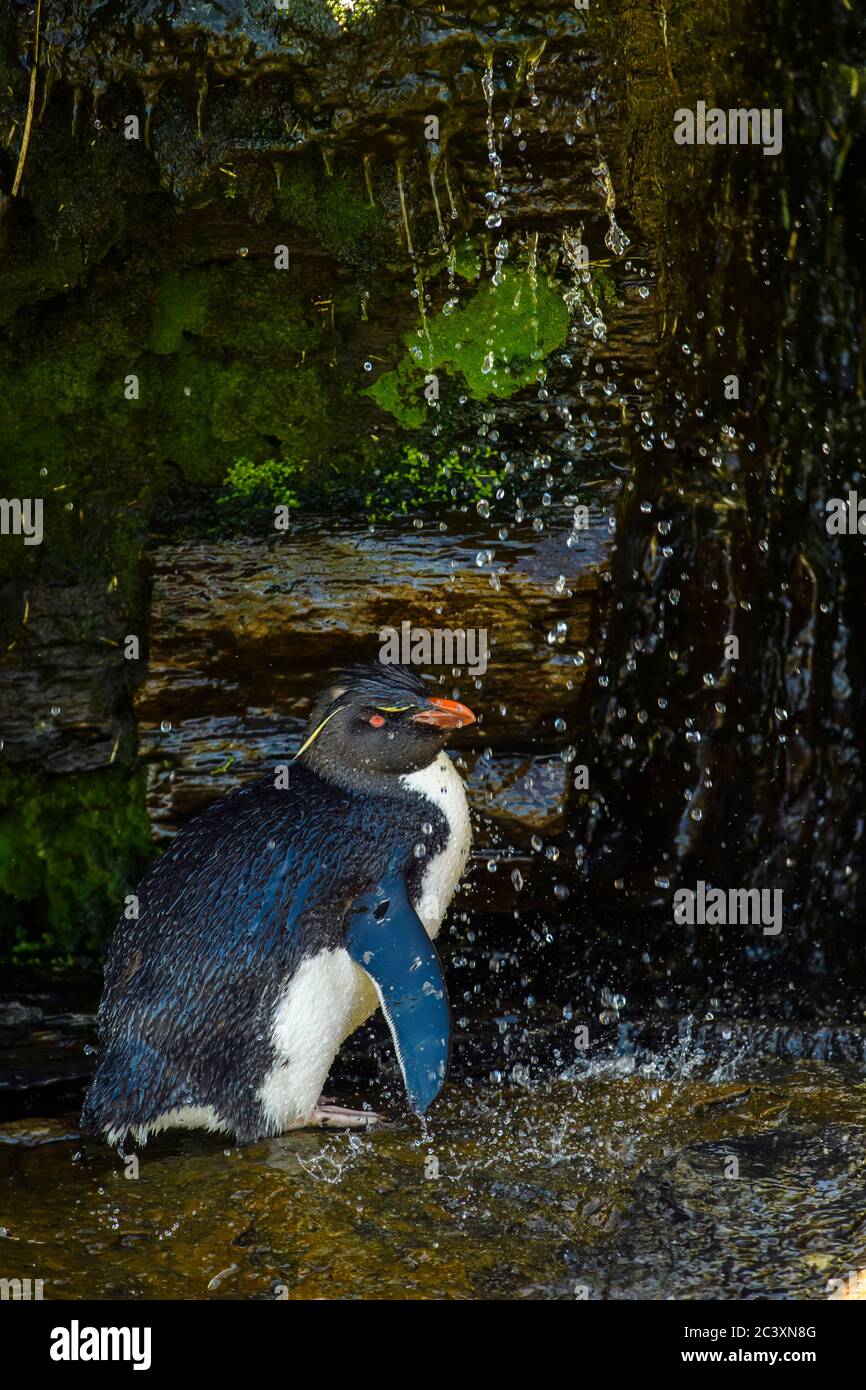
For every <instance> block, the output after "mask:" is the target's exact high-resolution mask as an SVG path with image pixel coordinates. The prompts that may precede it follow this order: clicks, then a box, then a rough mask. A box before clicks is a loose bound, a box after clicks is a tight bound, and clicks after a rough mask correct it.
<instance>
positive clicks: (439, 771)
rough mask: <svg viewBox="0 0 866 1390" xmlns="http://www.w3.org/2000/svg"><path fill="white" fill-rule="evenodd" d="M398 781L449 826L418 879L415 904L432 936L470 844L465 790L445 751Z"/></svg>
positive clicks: (450, 895) (456, 881) (440, 920)
mask: <svg viewBox="0 0 866 1390" xmlns="http://www.w3.org/2000/svg"><path fill="white" fill-rule="evenodd" d="M400 781H401V782H402V783H403V785H404V786H405V787H408V788H409V789H410V790H412V791H414V792H420V794H421V795H422V796H424V797H426V798H427V799H428V800H429V801H431V802H432V803H433V804H434V805H435V806H436V807H438V809H439V810H440V811H441V812H442V814H443V815H444V817H445V820H446V823H447V826H448V833H447V839H446V841H445V844H444V845H443V847H442V849H441V850H440V851H439V853H438V854H435V855H433V856H432V857H431V858H430V859H429V860H428V861H427V866H426V868H425V870H424V874H423V878H422V880H421V901H420V902H419V903H418V905H417V907H418V916H419V917H420V918H421V921H422V922H423V923H424V926H425V927H426V929H427V931H428V933H429V935H430V936H431V937H434V936H435V935H436V933H437V932H438V930H439V928H440V926H441V925H442V918H443V917H444V916H445V912H446V909H447V907H448V904H449V902H450V901H451V899H452V897H453V895H454V889H455V888H456V887H457V884H458V882H459V880H460V875H461V874H462V873H463V870H464V869H465V867H466V860H467V859H468V857H469V849H470V846H471V844H472V827H471V825H470V822H469V806H468V804H467V801H466V791H465V788H464V786H463V782H462V780H461V778H460V775H459V773H458V772H457V770H456V768H455V767H454V764H453V763H452V762H451V759H450V758H449V757H447V756H446V754H445V753H440V754H439V756H438V758H437V759H436V761H435V762H433V763H431V764H430V766H429V767H425V768H424V769H423V770H422V771H421V772H411V773H408V774H407V775H406V776H405V777H401V778H400ZM422 843H423V841H422Z"/></svg>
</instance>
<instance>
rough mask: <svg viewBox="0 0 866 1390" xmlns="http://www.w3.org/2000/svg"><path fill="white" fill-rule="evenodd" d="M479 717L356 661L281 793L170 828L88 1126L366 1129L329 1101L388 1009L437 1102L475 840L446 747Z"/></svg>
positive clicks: (123, 938)
mask: <svg viewBox="0 0 866 1390" xmlns="http://www.w3.org/2000/svg"><path fill="white" fill-rule="evenodd" d="M474 719H475V716H474V715H473V713H472V711H471V710H469V709H467V707H466V706H465V705H463V704H460V703H459V702H457V701H454V700H446V699H441V698H439V697H436V696H432V695H429V694H428V691H427V686H426V685H425V683H424V681H422V680H421V678H420V677H419V676H418V675H416V674H415V673H414V672H413V671H411V670H410V669H409V668H407V667H403V666H384V665H380V664H379V663H373V664H372V665H370V666H364V667H354V668H352V669H351V670H350V671H347V672H346V673H345V674H344V675H343V676H341V677H339V678H338V679H337V681H336V682H335V683H334V684H333V685H332V686H330V687H329V688H328V689H327V690H325V691H324V692H323V693H322V694H321V695H320V696H319V698H318V700H317V701H316V703H315V705H314V707H313V710H312V713H311V716H310V722H309V725H308V728H307V730H306V734H305V737H304V740H303V743H302V746H301V749H300V751H299V753H298V754H297V755H296V758H295V760H294V762H293V763H292V764H291V766H290V772H289V777H288V787H287V788H285V789H280V788H279V787H277V786H275V785H274V781H273V780H272V779H270V778H269V779H267V780H262V781H257V782H255V783H252V784H250V785H249V786H245V787H242V788H241V789H240V790H239V791H235V792H233V793H232V794H231V795H230V796H227V797H225V798H224V799H223V800H221V801H218V802H216V803H215V804H214V805H213V806H211V807H209V809H208V810H207V811H205V812H204V814H203V815H201V816H198V817H197V818H196V819H195V820H193V821H192V822H190V824H189V825H188V826H186V827H185V828H184V829H183V830H181V831H180V832H179V834H178V835H177V836H176V837H175V839H174V840H173V841H172V844H171V846H170V848H169V849H168V850H167V851H166V853H165V854H164V855H163V857H162V858H161V859H160V860H159V861H158V862H157V863H156V864H155V865H154V867H153V868H152V869H151V871H150V872H149V874H148V875H147V876H146V878H145V879H144V880H143V882H142V883H141V885H140V887H139V889H138V892H137V895H136V896H137V898H138V916H137V919H134V920H127V918H126V917H125V916H124V917H122V918H121V920H120V922H119V924H118V926H117V928H116V929H115V933H114V937H113V939H112V942H111V947H110V950H109V954H108V960H107V963H106V968H105V988H104V992H103V997H102V1002H101V1004H100V1008H99V1054H100V1055H99V1063H98V1067H97V1070H96V1075H95V1077H94V1079H93V1082H92V1084H91V1086H90V1089H89V1091H88V1093H87V1097H86V1099H85V1102H84V1111H83V1114H82V1124H83V1125H84V1127H85V1129H86V1130H88V1131H90V1132H93V1133H99V1134H102V1135H104V1136H105V1138H107V1140H108V1141H109V1142H110V1143H120V1142H121V1141H122V1140H123V1139H124V1138H125V1137H126V1136H127V1135H129V1134H131V1135H132V1137H133V1139H134V1140H135V1141H137V1142H143V1141H144V1140H145V1139H146V1138H147V1136H148V1134H151V1133H156V1132H157V1131H159V1130H163V1129H167V1128H171V1127H174V1126H181V1127H204V1128H207V1129H211V1130H219V1131H226V1132H230V1133H233V1134H234V1135H236V1136H237V1138H238V1140H239V1141H241V1142H244V1141H249V1140H252V1139H256V1138H260V1137H262V1136H265V1135H275V1134H280V1133H282V1132H284V1131H286V1130H290V1129H297V1128H301V1127H303V1126H307V1125H348V1126H352V1125H363V1124H367V1123H369V1122H370V1121H371V1119H375V1118H376V1117H375V1116H372V1115H371V1114H370V1113H369V1112H366V1111H352V1110H345V1109H343V1108H341V1107H339V1106H335V1105H332V1104H330V1103H328V1102H326V1101H325V1100H324V1099H323V1098H322V1095H321V1090H322V1086H323V1085H324V1082H325V1078H326V1077H327V1075H328V1072H329V1070H330V1067H331V1064H332V1062H333V1060H334V1058H335V1057H336V1055H337V1052H338V1051H339V1048H340V1045H341V1044H342V1042H343V1040H344V1039H345V1038H347V1037H348V1036H349V1034H350V1033H352V1032H353V1031H354V1030H355V1029H356V1028H357V1027H359V1025H360V1024H361V1023H363V1022H364V1021H365V1019H367V1018H369V1016H370V1015H371V1014H372V1013H373V1011H374V1010H375V1009H376V1007H377V1006H378V1005H379V1004H381V1006H382V1008H383V1011H384V1013H385V1017H386V1019H387V1021H388V1024H389V1026H390V1029H391V1033H392V1035H393V1039H394V1044H395V1047H396V1050H397V1056H398V1059H399V1062H400V1066H401V1069H402V1072H403V1077H404V1080H405V1083H406V1090H407V1093H408V1096H409V1101H410V1103H411V1105H412V1107H413V1108H414V1109H415V1110H416V1111H417V1112H418V1113H423V1112H424V1111H425V1110H426V1108H427V1106H428V1105H429V1104H430V1102H431V1101H432V1100H433V1099H434V1098H435V1097H436V1095H437V1094H438V1093H439V1091H440V1089H441V1087H442V1084H443V1082H444V1079H445V1072H446V1069H447V1066H448V1058H449V1050H450V1014H449V1009H448V1000H447V996H446V993H445V983H444V980H443V978H442V972H441V968H440V965H439V961H438V957H437V955H436V951H435V948H434V947H433V945H432V943H431V938H432V937H435V935H436V933H437V932H438V930H439V927H440V925H441V922H442V919H443V917H444V915H445V910H446V908H447V906H448V903H449V901H450V899H451V896H452V894H453V892H454V889H455V888H456V886H457V882H458V880H459V878H460V875H461V874H462V872H463V869H464V866H465V864H466V859H467V856H468V854H469V845H470V827H469V813H468V808H467V804H466V795H465V792H464V790H463V783H462V781H461V779H460V777H459V775H458V774H457V772H456V771H455V769H454V766H453V764H452V763H451V761H450V759H449V758H448V757H446V755H445V753H444V752H443V751H442V749H443V746H444V744H445V743H446V741H447V739H448V737H449V735H450V734H451V732H452V731H453V730H454V729H457V728H460V727H461V726H462V725H466V724H471V723H473V722H474Z"/></svg>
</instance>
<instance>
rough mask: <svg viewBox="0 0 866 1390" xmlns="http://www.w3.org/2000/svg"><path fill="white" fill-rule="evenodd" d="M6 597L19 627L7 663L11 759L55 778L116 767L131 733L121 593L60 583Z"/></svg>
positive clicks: (6, 727)
mask: <svg viewBox="0 0 866 1390" xmlns="http://www.w3.org/2000/svg"><path fill="white" fill-rule="evenodd" d="M16 587H17V586H16ZM8 588H9V589H10V590H12V588H13V586H12V585H9V586H8ZM7 600H8V608H9V610H12V608H13V603H14V604H15V606H17V607H18V612H19V623H18V626H17V628H11V631H12V633H13V638H12V641H11V643H10V644H9V646H8V648H7V650H6V653H5V655H4V657H3V660H2V663H0V672H2V679H0V725H2V729H3V739H4V750H3V752H4V758H5V760H6V762H7V763H8V764H9V765H10V766H12V767H15V768H23V767H39V768H42V769H44V770H46V771H48V772H52V773H59V772H81V771H88V770H92V769H94V768H99V767H107V766H110V765H111V764H112V763H113V762H114V761H115V759H116V758H117V756H118V752H119V751H120V749H121V746H122V743H123V740H124V737H126V741H127V744H128V742H129V738H130V736H131V734H132V721H131V719H130V715H129V687H128V682H127V676H128V666H127V663H126V662H125V661H124V659H123V639H124V636H125V635H126V623H125V617H124V614H123V611H122V608H121V604H120V602H119V599H118V596H117V594H116V593H113V592H105V591H104V590H103V589H102V587H101V586H100V588H99V589H96V588H95V587H94V586H89V585H86V584H73V585H64V584H59V583H56V584H42V585H38V586H37V587H35V588H34V589H33V590H32V591H31V590H25V591H23V592H22V591H21V588H20V587H17V591H16V592H9V593H8V595H7ZM10 627H11V625H10ZM125 751H126V750H125Z"/></svg>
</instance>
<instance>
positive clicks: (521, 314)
mask: <svg viewBox="0 0 866 1390" xmlns="http://www.w3.org/2000/svg"><path fill="white" fill-rule="evenodd" d="M567 334H568V309H567V308H566V306H565V303H564V301H563V299H562V297H561V295H560V294H558V293H557V291H556V289H555V288H554V287H553V286H552V285H551V284H550V282H549V281H548V279H547V277H546V276H544V275H540V274H537V273H536V272H534V271H533V270H531V269H527V270H503V271H502V272H501V280H500V282H499V283H498V284H494V282H493V281H492V280H489V281H488V282H487V283H486V284H484V285H483V286H482V287H481V288H480V289H479V290H477V291H476V292H475V294H474V295H473V296H472V298H471V299H470V300H469V302H468V303H467V304H466V306H465V307H464V308H457V309H454V310H452V311H451V312H449V310H448V306H447V305H446V306H445V307H444V308H443V309H441V310H440V312H439V313H438V314H436V315H435V317H433V318H431V319H429V320H428V322H427V324H426V325H425V326H422V328H421V329H419V330H417V332H415V333H411V334H407V335H406V336H405V339H404V341H405V343H406V347H407V349H408V351H407V353H406V355H405V357H403V359H402V360H401V361H400V362H399V363H398V365H397V367H396V368H395V370H394V371H392V372H386V373H385V374H384V376H381V377H379V379H378V381H376V382H375V383H374V384H373V385H372V386H371V387H369V391H368V393H369V395H371V396H372V397H373V399H374V400H375V401H376V403H377V404H378V405H380V406H381V407H382V409H383V410H387V411H388V412H389V413H390V414H391V415H393V416H394V417H395V419H396V420H398V421H399V423H400V424H402V425H404V426H405V427H406V428H407V429H411V428H413V427H417V426H420V425H421V424H422V423H423V421H424V418H425V413H426V411H425V403H424V397H423V391H424V384H425V376H426V375H428V374H434V375H435V374H436V373H437V372H446V373H447V374H448V375H450V376H459V377H462V379H463V381H464V382H465V384H466V387H467V389H468V391H469V394H470V395H471V396H473V397H474V399H475V400H479V401H484V400H487V399H488V398H489V397H490V396H499V397H507V396H513V395H514V394H515V392H517V391H519V390H520V389H521V388H522V387H524V386H529V385H530V384H531V383H532V382H533V381H534V380H536V379H537V376H538V372H539V369H540V368H541V364H542V363H543V361H544V359H545V358H546V357H547V356H549V354H550V353H551V352H554V351H555V350H556V349H557V348H559V347H562V345H563V344H564V343H565V340H566V337H567Z"/></svg>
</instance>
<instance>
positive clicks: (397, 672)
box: [295, 661, 475, 781]
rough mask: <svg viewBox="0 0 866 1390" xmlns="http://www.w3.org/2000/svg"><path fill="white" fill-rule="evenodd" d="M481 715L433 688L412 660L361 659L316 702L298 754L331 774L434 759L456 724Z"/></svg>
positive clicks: (403, 769) (372, 772)
mask: <svg viewBox="0 0 866 1390" xmlns="http://www.w3.org/2000/svg"><path fill="white" fill-rule="evenodd" d="M474 723H475V715H474V714H473V713H472V711H471V709H469V708H468V707H467V706H466V705H462V704H460V702H459V701H458V700H446V699H443V698H442V697H441V696H438V695H431V694H429V693H428V688H427V686H426V684H425V683H424V681H423V680H422V679H421V677H420V676H419V675H417V673H416V672H415V671H413V670H411V668H410V667H408V666H398V665H393V666H386V665H384V664H382V663H380V662H378V661H374V662H371V663H370V664H369V665H365V666H353V667H351V668H350V669H349V670H347V671H344V672H343V673H342V674H341V675H339V676H338V677H337V678H336V680H335V681H334V682H333V684H332V685H329V686H328V688H327V689H326V690H323V691H322V693H321V694H320V695H319V697H318V699H317V700H316V702H315V704H314V705H313V708H312V711H311V713H310V720H309V723H308V725H307V728H306V730H305V732H304V738H303V741H302V744H301V747H300V749H299V751H298V752H297V753H296V755H295V756H296V757H297V758H301V759H302V760H303V761H305V762H306V763H307V765H308V766H309V767H311V768H312V769H313V770H314V771H315V772H317V773H319V774H320V775H321V776H323V777H328V778H330V779H331V780H336V781H342V780H344V779H345V778H346V777H347V776H348V777H350V778H351V777H352V775H353V774H354V775H356V776H357V775H362V776H363V775H365V774H366V775H368V776H376V777H378V776H394V777H399V776H401V775H402V774H404V773H408V772H419V771H420V770H421V769H422V768H424V767H428V766H429V765H430V763H432V762H433V761H434V759H435V758H436V757H437V755H438V754H439V752H440V750H441V749H442V748H443V747H444V745H445V744H446V743H447V741H448V739H449V738H450V736H451V734H453V733H454V731H455V730H456V729H460V728H463V727H464V726H465V725H467V724H474Z"/></svg>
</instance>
